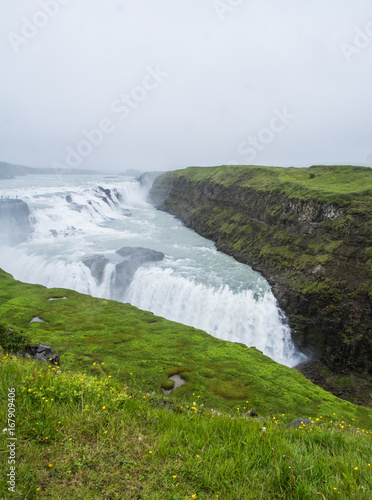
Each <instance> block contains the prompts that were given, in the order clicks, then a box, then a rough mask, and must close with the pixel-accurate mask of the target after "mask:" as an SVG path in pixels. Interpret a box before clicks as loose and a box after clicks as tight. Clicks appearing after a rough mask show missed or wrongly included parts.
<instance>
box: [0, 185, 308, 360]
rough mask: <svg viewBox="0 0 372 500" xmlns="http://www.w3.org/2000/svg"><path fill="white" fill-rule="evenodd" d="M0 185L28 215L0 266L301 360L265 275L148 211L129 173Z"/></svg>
mask: <svg viewBox="0 0 372 500" xmlns="http://www.w3.org/2000/svg"><path fill="white" fill-rule="evenodd" d="M0 190H1V192H2V193H4V194H5V195H6V196H9V197H10V198H16V197H18V199H22V200H24V201H25V202H26V203H27V204H28V206H29V208H30V211H31V220H32V222H33V233H32V234H31V236H30V237H29V238H28V239H27V240H26V241H25V242H23V243H20V244H18V245H17V246H16V247H14V248H11V247H9V246H7V245H2V246H1V247H0V267H2V268H3V269H4V270H6V271H8V272H10V273H12V274H13V275H14V277H15V278H16V279H20V280H22V281H26V282H30V283H40V284H42V285H45V286H48V287H62V288H71V289H74V290H77V291H79V292H82V293H88V294H91V295H93V296H96V297H102V298H115V299H116V300H121V301H123V302H129V303H131V304H133V305H135V306H137V307H139V308H141V309H145V310H149V311H152V312H154V313H155V314H157V315H160V316H163V317H165V318H167V319H171V320H174V321H178V322H181V323H184V324H187V325H191V326H194V327H196V328H200V329H203V330H205V331H207V332H208V333H210V334H211V335H214V336H215V337H218V338H221V339H225V340H230V341H234V342H241V343H244V344H246V345H248V346H252V345H254V346H256V347H257V348H258V349H260V350H262V351H263V352H264V353H265V354H267V355H268V356H270V357H271V358H273V359H274V360H276V361H278V362H279V363H282V364H286V365H288V366H293V365H295V364H297V363H298V362H300V361H303V360H304V356H303V355H301V354H300V353H298V352H296V350H295V348H294V346H293V343H292V342H291V339H290V331H289V328H288V327H287V325H286V323H285V321H284V317H283V315H282V313H281V311H280V310H279V309H278V307H277V304H276V301H275V298H274V296H273V295H272V292H271V290H270V288H269V285H268V284H267V282H266V281H265V280H264V279H263V278H262V277H261V276H260V275H259V274H258V273H255V272H254V271H252V270H251V269H250V268H249V267H248V266H245V265H243V264H240V263H238V262H236V261H235V260H234V259H232V258H231V257H229V256H226V255H224V254H222V253H220V252H217V251H216V249H215V247H214V245H213V243H211V242H210V241H208V240H205V239H204V238H202V237H200V236H198V235H197V234H196V233H194V232H193V231H191V230H189V229H187V228H185V227H184V226H182V224H181V223H180V222H179V221H178V220H176V219H175V218H174V217H172V216H170V215H168V214H165V213H163V212H159V211H156V210H155V209H154V208H153V207H152V206H151V205H150V204H148V203H147V202H146V201H145V195H146V193H145V192H144V190H143V189H142V188H141V185H140V183H139V182H137V181H135V180H133V179H132V180H131V179H125V178H124V179H123V178H121V177H117V178H104V177H103V176H94V177H88V176H84V177H72V176H71V177H64V178H60V179H57V178H55V177H53V176H27V177H24V178H19V179H15V180H6V181H4V180H3V181H0ZM122 247H125V248H128V247H141V248H146V249H150V251H145V257H143V259H144V261H142V260H139V254H140V253H141V250H136V252H134V255H133V256H131V257H128V256H127V255H126V253H125V252H126V251H124V254H122V255H120V254H118V253H117V252H116V251H117V250H118V249H120V248H122ZM142 252H143V251H142ZM146 252H150V257H149V256H148V255H147V253H146ZM151 252H152V253H151ZM158 252H162V254H164V258H162V257H159V256H160V255H162V254H159V253H158ZM137 254H138V255H137ZM87 259H88V260H87ZM146 259H147V260H146ZM156 259H158V260H156ZM123 263H124V264H123ZM120 266H121V267H120ZM119 271H120V272H119Z"/></svg>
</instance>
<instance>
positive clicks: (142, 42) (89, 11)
mask: <svg viewBox="0 0 372 500" xmlns="http://www.w3.org/2000/svg"><path fill="white" fill-rule="evenodd" d="M0 29H1V47H0V58H1V67H2V71H1V83H0V90H1V96H0V161H1V160H2V161H7V162H11V163H17V164H24V165H29V166H34V167H49V166H52V165H54V166H61V168H62V166H66V167H69V166H72V167H79V168H95V169H100V170H103V171H123V170H125V169H127V168H135V169H139V170H142V171H144V170H171V169H175V168H182V167H186V166H189V165H221V164H228V163H236V164H261V165H280V166H289V165H293V166H308V165H312V164H354V165H369V166H372V92H371V81H372V2H371V1H370V0H355V1H351V0H326V1H325V0H16V1H15V0H1V3H0Z"/></svg>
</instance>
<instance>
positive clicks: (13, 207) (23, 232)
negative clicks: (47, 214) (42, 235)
mask: <svg viewBox="0 0 372 500" xmlns="http://www.w3.org/2000/svg"><path fill="white" fill-rule="evenodd" d="M29 217H30V210H29V208H28V205H27V203H25V202H24V201H22V200H17V199H16V200H13V199H2V200H0V227H1V231H0V243H2V244H11V245H16V244H17V243H20V242H22V241H25V240H26V239H27V237H28V236H29V234H30V233H31V231H32V227H31V224H30V219H29Z"/></svg>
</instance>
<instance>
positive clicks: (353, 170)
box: [165, 165, 372, 205]
mask: <svg viewBox="0 0 372 500" xmlns="http://www.w3.org/2000/svg"><path fill="white" fill-rule="evenodd" d="M165 175H167V176H174V175H177V176H181V177H185V178H187V179H188V180H192V181H194V182H201V181H205V180H210V181H213V182H215V183H216V184H220V185H222V186H225V187H229V186H232V185H239V186H240V187H249V188H252V189H255V190H259V191H285V193H286V194H287V195H289V196H292V197H296V198H299V199H313V198H314V197H315V198H316V199H318V200H320V201H326V202H329V203H337V204H340V205H344V204H349V203H350V202H353V201H355V199H356V198H358V199H360V200H363V198H366V197H370V196H371V194H372V170H371V169H370V168H366V167H353V166H341V165H335V166H312V167H310V168H282V167H263V166H243V165H237V166H231V165H229V166H221V167H190V168H188V169H185V170H183V171H176V172H169V173H167V174H165ZM312 176H314V177H312Z"/></svg>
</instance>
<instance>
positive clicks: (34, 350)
mask: <svg viewBox="0 0 372 500" xmlns="http://www.w3.org/2000/svg"><path fill="white" fill-rule="evenodd" d="M17 355H18V356H23V357H25V358H32V359H38V360H39V361H44V362H45V363H50V364H52V365H58V366H59V365H60V362H61V359H60V356H59V355H58V354H55V353H54V352H53V350H52V348H51V347H50V344H33V345H28V346H26V347H25V350H24V352H23V354H22V355H21V354H19V353H17Z"/></svg>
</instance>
